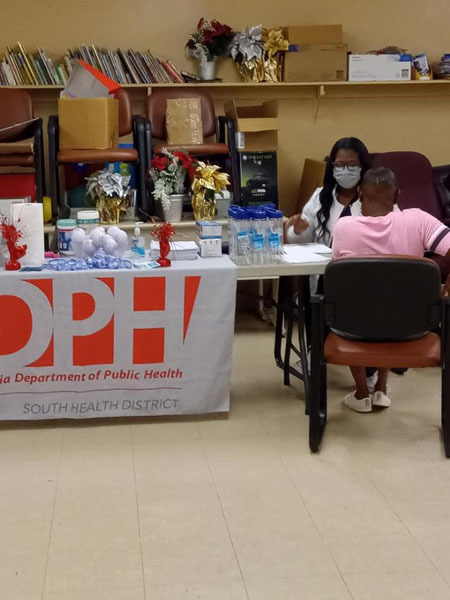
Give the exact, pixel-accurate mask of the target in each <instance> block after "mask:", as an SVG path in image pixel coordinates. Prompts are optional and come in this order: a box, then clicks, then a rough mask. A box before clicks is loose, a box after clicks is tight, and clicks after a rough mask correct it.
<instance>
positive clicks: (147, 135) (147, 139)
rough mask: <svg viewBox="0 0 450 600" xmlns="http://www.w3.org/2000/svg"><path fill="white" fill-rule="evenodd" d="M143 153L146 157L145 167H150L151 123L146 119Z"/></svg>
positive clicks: (151, 153)
mask: <svg viewBox="0 0 450 600" xmlns="http://www.w3.org/2000/svg"><path fill="white" fill-rule="evenodd" d="M144 138H145V154H146V157H147V168H148V169H150V167H151V162H152V155H153V152H152V124H151V123H150V121H149V120H148V119H145V122H144Z"/></svg>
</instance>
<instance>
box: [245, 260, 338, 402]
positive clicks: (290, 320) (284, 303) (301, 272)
mask: <svg viewBox="0 0 450 600" xmlns="http://www.w3.org/2000/svg"><path fill="white" fill-rule="evenodd" d="M330 259H331V257H325V256H324V259H323V261H321V262H302V263H285V262H283V263H278V264H267V265H245V266H238V267H237V271H238V279H239V280H251V279H275V278H277V279H279V286H278V295H277V301H276V303H275V304H276V307H277V318H276V324H275V344H274V358H275V363H276V364H277V366H278V367H280V369H282V370H283V381H284V384H285V385H289V383H290V375H294V376H295V377H297V378H299V379H301V380H302V381H303V383H304V388H305V398H308V397H309V387H310V372H309V368H306V369H305V368H303V370H302V372H300V371H299V370H298V369H295V368H294V367H292V366H291V365H290V357H291V352H294V353H295V354H297V356H298V357H299V358H300V360H301V363H302V365H303V366H304V365H307V364H308V351H307V339H306V327H305V325H306V322H307V319H308V318H309V317H308V307H309V297H310V293H309V277H310V276H311V275H323V273H324V272H325V268H326V266H327V264H328V263H329V261H330ZM295 292H297V294H296V299H295V298H294V293H295ZM295 317H296V319H295ZM295 320H296V321H297V327H298V349H297V347H296V346H295V344H294V343H293V342H292V336H293V328H294V322H295ZM284 324H285V325H286V334H285V346H284V353H283V352H282V340H283V325H284Z"/></svg>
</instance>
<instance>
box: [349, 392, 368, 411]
mask: <svg viewBox="0 0 450 600" xmlns="http://www.w3.org/2000/svg"><path fill="white" fill-rule="evenodd" d="M344 404H345V406H348V408H351V409H352V410H356V412H361V413H369V412H372V399H371V398H369V397H367V398H361V400H358V398H355V392H352V393H351V394H347V395H346V396H344Z"/></svg>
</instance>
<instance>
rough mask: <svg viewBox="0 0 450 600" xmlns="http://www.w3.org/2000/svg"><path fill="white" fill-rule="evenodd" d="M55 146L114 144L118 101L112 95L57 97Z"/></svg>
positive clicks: (104, 146) (91, 147) (91, 146)
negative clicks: (56, 137) (57, 141)
mask: <svg viewBox="0 0 450 600" xmlns="http://www.w3.org/2000/svg"><path fill="white" fill-rule="evenodd" d="M58 115H59V147H60V148H70V149H80V150H85V149H99V150H105V149H107V148H117V144H118V139H119V102H118V100H114V99H113V98H59V99H58Z"/></svg>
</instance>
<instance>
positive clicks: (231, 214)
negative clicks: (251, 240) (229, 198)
mask: <svg viewBox="0 0 450 600" xmlns="http://www.w3.org/2000/svg"><path fill="white" fill-rule="evenodd" d="M236 208H237V207H236V206H230V208H229V209H228V256H229V257H230V258H231V260H232V261H234V262H236V216H235V215H236Z"/></svg>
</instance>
